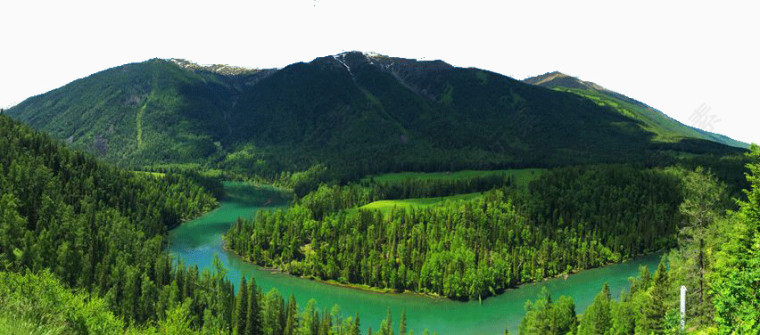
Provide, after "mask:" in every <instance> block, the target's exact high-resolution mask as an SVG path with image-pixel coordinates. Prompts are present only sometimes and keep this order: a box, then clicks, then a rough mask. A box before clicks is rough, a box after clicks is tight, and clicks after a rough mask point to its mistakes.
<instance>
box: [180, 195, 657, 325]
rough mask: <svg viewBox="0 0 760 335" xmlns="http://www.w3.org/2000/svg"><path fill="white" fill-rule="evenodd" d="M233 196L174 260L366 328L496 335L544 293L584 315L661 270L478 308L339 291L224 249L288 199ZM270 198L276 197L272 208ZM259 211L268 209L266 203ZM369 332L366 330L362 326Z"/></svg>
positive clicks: (650, 259)
mask: <svg viewBox="0 0 760 335" xmlns="http://www.w3.org/2000/svg"><path fill="white" fill-rule="evenodd" d="M225 187H226V189H227V190H228V193H229V194H230V196H229V197H228V198H227V199H226V200H224V201H222V202H221V205H220V207H219V208H217V209H215V210H214V211H212V212H210V213H208V214H206V215H204V216H202V217H200V218H198V219H196V220H193V221H190V222H187V223H185V224H183V225H182V226H180V227H178V228H176V229H174V230H172V231H171V232H170V233H169V237H168V238H169V247H168V251H169V253H170V254H172V255H175V256H177V257H178V258H179V259H180V260H182V261H183V262H184V263H185V264H186V265H188V266H198V267H199V268H200V269H204V268H207V269H213V258H214V255H217V256H218V257H219V258H220V259H221V261H222V262H223V263H224V265H225V267H226V269H227V271H228V272H227V276H228V277H229V278H230V280H231V281H232V282H239V281H240V277H241V276H248V277H253V278H256V283H257V284H258V285H259V286H260V287H262V288H263V289H264V290H269V289H272V288H276V289H277V290H278V291H280V292H281V293H282V294H283V295H284V296H288V295H290V294H293V295H295V297H296V299H297V300H298V301H305V300H308V299H315V300H316V301H317V306H318V307H319V308H326V309H330V308H331V307H332V306H333V305H338V306H339V307H340V312H341V313H342V314H343V315H344V316H351V315H354V314H355V313H358V314H359V315H360V316H361V319H362V323H363V324H365V325H377V324H380V322H381V321H382V318H384V317H385V314H386V311H387V310H388V309H389V308H390V310H391V311H392V312H393V319H394V320H399V317H400V314H401V311H402V310H404V311H406V317H407V329H408V330H413V331H414V333H415V334H421V333H422V332H423V330H424V329H429V330H431V331H433V330H435V331H437V333H438V334H441V335H444V334H460V333H479V334H497V333H501V332H502V331H503V330H504V329H505V328H507V329H509V330H510V331H511V332H515V331H517V327H518V326H519V323H520V320H521V319H522V316H523V315H524V313H525V312H524V309H523V304H524V302H525V301H526V300H528V299H534V298H535V297H536V296H538V295H539V293H540V292H541V289H542V288H544V287H546V288H548V289H549V290H550V291H551V292H552V293H554V294H556V295H568V296H572V297H573V299H574V300H575V301H576V308H577V309H578V310H579V311H581V310H583V309H585V307H586V306H588V305H589V304H590V303H591V300H592V299H593V297H594V295H595V294H596V293H597V292H598V291H599V290H600V289H601V287H602V284H604V283H608V284H609V285H610V288H611V291H612V292H613V295H614V296H617V295H618V293H619V292H620V291H622V290H623V289H625V288H626V287H627V286H628V278H629V277H632V276H635V275H637V274H638V271H639V266H647V267H649V268H650V269H655V268H656V267H657V262H658V261H659V255H660V254H652V255H649V256H645V257H641V258H636V259H633V260H631V261H627V262H624V263H620V264H614V265H610V266H606V267H603V268H599V269H593V270H586V271H582V272H580V273H577V274H573V275H570V276H569V277H567V279H564V278H557V279H550V280H547V281H541V282H539V283H536V284H525V285H521V286H519V287H518V288H516V289H511V290H507V291H506V292H504V293H502V294H501V295H498V296H496V297H492V298H488V299H485V300H483V301H482V302H479V301H477V300H475V301H469V302H459V301H453V300H448V299H445V298H434V297H421V296H417V295H410V294H384V293H372V292H369V291H364V290H355V289H350V288H344V287H338V286H334V285H330V284H324V283H321V282H318V281H313V280H308V279H301V278H298V277H295V276H292V275H288V274H285V273H281V272H276V271H268V270H264V269H262V268H261V267H258V266H255V265H252V264H250V263H248V262H245V261H243V260H241V259H240V258H239V257H237V256H236V255H235V254H234V253H231V252H230V251H227V250H224V248H223V246H222V243H223V242H222V235H223V234H224V233H225V232H226V231H227V229H228V228H229V227H230V226H231V225H233V224H234V222H235V220H237V218H238V217H241V218H244V219H245V218H251V217H253V216H255V213H256V211H261V210H276V209H283V208H285V206H287V203H288V200H287V199H289V197H288V196H279V192H277V191H274V190H271V189H267V188H259V187H254V186H250V185H246V184H240V183H226V184H225ZM271 199H275V200H273V201H272V202H270V200H271ZM266 203H268V204H267V205H265V206H262V205H263V204H266ZM364 328H366V327H364Z"/></svg>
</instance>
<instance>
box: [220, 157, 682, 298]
mask: <svg viewBox="0 0 760 335" xmlns="http://www.w3.org/2000/svg"><path fill="white" fill-rule="evenodd" d="M679 189H680V181H679V179H678V178H677V177H676V176H674V174H673V173H671V172H667V171H662V170H641V169H637V168H633V167H628V166H598V167H589V168H564V169H559V170H556V171H553V172H550V173H547V174H545V175H543V176H542V177H541V178H540V179H539V180H537V181H535V182H533V183H532V184H531V185H530V187H529V188H527V189H521V188H509V187H507V188H504V189H498V190H494V191H490V192H487V193H485V194H484V195H483V196H482V197H480V198H477V199H475V200H471V201H459V202H447V203H445V204H443V205H440V206H434V207H430V208H426V209H417V210H415V209H408V210H405V209H395V210H393V211H391V212H390V214H388V215H383V214H382V213H380V212H378V211H371V210H359V211H356V210H342V209H341V208H345V207H349V206H351V205H354V204H357V203H359V204H360V203H363V202H365V201H369V200H371V199H372V195H371V194H373V193H372V192H377V189H376V188H374V187H369V188H365V189H362V188H361V187H360V186H350V187H343V188H341V187H333V188H325V187H321V188H319V189H318V190H317V191H316V192H314V193H312V194H309V195H307V196H306V197H304V198H302V199H301V200H300V202H299V204H298V205H295V206H293V207H292V208H290V209H288V210H285V211H277V212H271V213H269V212H260V213H259V214H258V215H257V217H256V219H255V220H252V221H245V220H241V221H238V223H237V224H235V225H234V226H233V227H232V228H231V229H230V231H229V233H228V234H227V237H226V240H227V243H228V246H229V247H230V248H231V249H232V250H234V251H236V252H238V253H239V254H241V255H243V257H244V258H246V259H249V260H251V261H253V262H256V263H258V264H261V265H266V266H275V267H279V268H281V269H284V270H287V271H289V272H291V273H293V274H296V275H303V276H309V277H316V278H322V279H332V280H337V281H340V282H343V283H354V284H362V285H367V286H372V287H379V288H386V289H391V290H397V291H401V290H412V291H417V292H426V293H433V294H438V295H444V296H447V297H451V298H457V299H468V298H478V297H485V296H489V295H492V294H496V293H497V292H500V291H502V290H504V289H506V288H508V287H512V286H514V285H516V284H519V283H523V282H529V281H533V280H540V279H543V278H545V277H552V276H556V275H559V274H563V273H567V272H571V271H577V270H581V269H586V268H590V267H596V266H600V265H604V264H607V263H609V262H618V261H620V260H623V259H626V258H629V257H633V256H636V255H640V254H643V253H647V252H651V251H654V250H659V249H661V248H664V247H668V246H671V245H673V244H674V242H675V239H674V233H675V232H676V227H677V225H678V223H679V221H680V213H679V211H678V205H679V204H680V203H681V194H680V192H679V191H678V190H679ZM365 194H370V196H368V197H365V198H362V195H365ZM336 195H337V196H336ZM357 195H359V196H357Z"/></svg>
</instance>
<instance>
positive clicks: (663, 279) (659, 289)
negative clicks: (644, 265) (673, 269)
mask: <svg viewBox="0 0 760 335" xmlns="http://www.w3.org/2000/svg"><path fill="white" fill-rule="evenodd" d="M669 290H670V282H669V280H668V270H667V268H666V265H665V260H664V259H663V260H662V261H660V264H659V265H658V266H657V272H655V274H654V277H653V278H652V287H651V288H650V293H649V295H650V299H649V301H648V304H647V305H646V306H645V317H646V318H645V320H644V324H643V326H644V329H646V330H647V332H654V333H655V334H661V333H662V332H663V330H664V327H665V313H666V312H667V306H668V305H667V302H668V298H669V294H668V293H669V292H668V291H669Z"/></svg>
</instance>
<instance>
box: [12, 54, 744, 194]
mask: <svg viewBox="0 0 760 335" xmlns="http://www.w3.org/2000/svg"><path fill="white" fill-rule="evenodd" d="M8 114H10V115H11V116H13V117H14V118H16V119H19V120H22V121H24V122H26V123H28V124H29V125H31V126H32V127H34V128H36V129H41V130H44V131H46V132H49V133H50V134H52V136H54V137H56V138H60V139H65V140H66V141H68V142H70V143H71V144H72V145H73V146H74V147H76V148H81V149H84V150H87V151H90V152H94V153H96V154H98V155H99V156H102V157H104V158H105V159H106V160H108V161H110V162H113V163H115V164H118V165H120V166H125V167H145V166H155V165H157V164H158V165H166V164H186V163H195V164H199V165H201V166H204V167H208V168H212V167H214V168H222V169H224V170H226V171H234V172H240V173H245V174H258V175H262V176H275V175H276V174H278V173H280V172H282V171H303V170H306V169H308V168H309V167H311V166H313V165H315V164H323V165H326V166H328V167H329V168H330V169H329V171H330V173H332V174H333V176H334V177H340V178H342V179H355V178H358V177H361V176H363V175H366V174H373V173H383V172H397V171H447V170H460V169H495V168H514V167H550V166H560V165H571V164H585V163H600V162H624V161H642V160H646V159H653V158H656V157H660V156H661V153H663V152H667V154H668V155H672V152H673V151H677V152H678V151H685V152H691V153H703V152H713V153H715V152H717V153H724V152H734V150H733V149H731V148H728V147H724V146H722V145H717V146H716V145H714V144H712V143H711V142H707V141H704V140H702V139H701V138H697V137H695V136H670V135H668V134H666V135H668V136H669V137H670V138H673V139H674V140H672V141H666V142H664V143H659V142H657V141H653V139H657V138H659V137H661V136H663V135H662V133H661V132H659V130H656V129H655V130H653V129H652V127H649V126H647V123H646V120H642V119H641V118H637V117H632V116H631V115H624V114H621V113H619V112H618V111H617V110H614V109H610V108H607V107H604V106H599V105H598V104H597V103H594V102H592V101H591V100H589V99H584V98H582V97H579V96H578V95H576V94H568V93H566V92H558V91H556V90H547V89H544V88H542V87H537V86H535V85H529V84H526V83H523V82H521V81H517V80H514V79H511V78H509V77H505V76H502V75H499V74H496V73H492V72H488V71H484V70H479V69H472V68H468V69H464V68H457V67H453V66H451V65H449V64H447V63H445V62H442V61H416V60H409V59H401V58H393V57H386V56H380V55H374V54H371V55H370V54H363V53H359V52H350V53H344V54H340V55H335V56H328V57H321V58H317V59H315V60H313V61H311V62H309V63H296V64H292V65H290V66H287V67H285V68H283V69H278V70H247V69H241V68H235V67H229V66H199V65H195V64H192V63H189V62H187V61H182V60H160V59H154V60H150V61H146V62H143V63H135V64H127V65H123V66H119V67H116V68H112V69H109V70H105V71H102V72H99V73H96V74H93V75H91V76H89V77H87V78H83V79H80V80H77V81H74V82H72V83H70V84H68V85H66V86H64V87H61V88H59V89H56V90H53V91H51V92H48V93H45V94H42V95H39V96H35V97H32V98H29V99H27V100H26V101H24V102H22V103H21V104H19V105H17V106H15V107H13V108H11V109H9V110H8ZM666 131H671V130H670V129H666ZM695 138H696V139H695Z"/></svg>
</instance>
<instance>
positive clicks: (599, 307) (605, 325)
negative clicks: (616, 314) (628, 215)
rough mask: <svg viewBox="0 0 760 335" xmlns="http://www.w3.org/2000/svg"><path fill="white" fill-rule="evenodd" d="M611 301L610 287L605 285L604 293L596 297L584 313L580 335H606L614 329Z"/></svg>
mask: <svg viewBox="0 0 760 335" xmlns="http://www.w3.org/2000/svg"><path fill="white" fill-rule="evenodd" d="M610 301H611V297H610V287H609V285H608V284H607V283H605V284H604V286H603V287H602V291H601V292H599V294H597V295H596V297H594V301H593V302H592V303H591V305H590V306H589V307H588V308H586V312H585V313H583V318H582V319H581V322H580V325H579V326H578V335H604V334H605V333H606V332H607V331H608V330H609V329H610V328H612V316H611V312H610Z"/></svg>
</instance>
